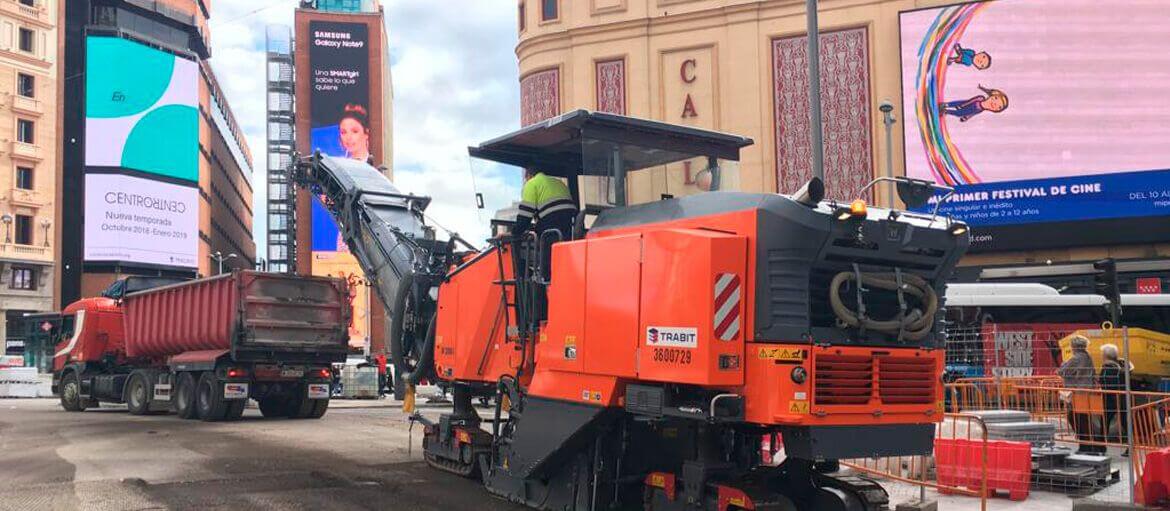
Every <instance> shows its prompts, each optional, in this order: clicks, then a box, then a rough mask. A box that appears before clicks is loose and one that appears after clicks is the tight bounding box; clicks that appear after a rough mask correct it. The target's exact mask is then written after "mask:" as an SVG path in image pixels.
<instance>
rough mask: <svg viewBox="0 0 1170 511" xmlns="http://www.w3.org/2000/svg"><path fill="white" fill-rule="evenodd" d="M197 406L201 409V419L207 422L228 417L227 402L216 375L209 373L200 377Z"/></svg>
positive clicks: (196, 393) (196, 396)
mask: <svg viewBox="0 0 1170 511" xmlns="http://www.w3.org/2000/svg"><path fill="white" fill-rule="evenodd" d="M195 406H196V408H198V409H199V418H200V419H203V420H205V421H207V422H213V421H221V420H224V419H225V418H226V417H227V402H226V401H224V399H223V395H222V393H221V392H220V390H219V379H218V378H216V377H215V373H213V372H211V371H208V372H205V373H203V374H202V375H200V376H199V386H198V387H196V392H195Z"/></svg>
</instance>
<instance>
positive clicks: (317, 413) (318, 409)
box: [305, 399, 329, 419]
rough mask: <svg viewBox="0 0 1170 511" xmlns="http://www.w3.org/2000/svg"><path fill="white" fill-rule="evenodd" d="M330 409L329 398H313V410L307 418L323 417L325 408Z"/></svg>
mask: <svg viewBox="0 0 1170 511" xmlns="http://www.w3.org/2000/svg"><path fill="white" fill-rule="evenodd" d="M328 409H329V400H328V399H314V400H313V411H312V412H310V413H309V415H308V416H307V417H305V418H307V419H320V418H321V417H324V416H325V410H328Z"/></svg>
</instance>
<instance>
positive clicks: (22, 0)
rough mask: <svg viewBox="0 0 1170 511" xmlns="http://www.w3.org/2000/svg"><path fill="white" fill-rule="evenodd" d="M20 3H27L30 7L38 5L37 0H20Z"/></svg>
mask: <svg viewBox="0 0 1170 511" xmlns="http://www.w3.org/2000/svg"><path fill="white" fill-rule="evenodd" d="M20 3H22V4H24V5H27V6H29V7H36V6H37V0H20Z"/></svg>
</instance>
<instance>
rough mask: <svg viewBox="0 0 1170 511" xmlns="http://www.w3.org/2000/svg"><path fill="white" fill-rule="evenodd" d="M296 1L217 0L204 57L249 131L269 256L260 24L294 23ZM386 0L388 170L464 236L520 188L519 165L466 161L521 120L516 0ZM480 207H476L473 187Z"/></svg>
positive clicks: (480, 227) (476, 235)
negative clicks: (509, 168) (474, 148)
mask: <svg viewBox="0 0 1170 511" xmlns="http://www.w3.org/2000/svg"><path fill="white" fill-rule="evenodd" d="M298 3H299V2H298V0H254V1H249V2H242V1H221V2H214V5H213V12H212V19H211V45H212V59H211V65H212V67H213V68H214V69H215V72H216V74H217V76H218V77H219V81H220V83H221V84H222V86H223V87H224V89H226V94H227V97H228V101H229V102H230V103H231V106H232V109H233V111H234V112H235V115H236V119H237V121H238V122H239V123H240V124H241V125H242V127H243V129H244V131H245V133H246V134H247V138H248V144H249V146H250V148H251V150H252V155H253V161H254V166H255V168H256V174H255V176H254V179H253V185H254V186H255V189H256V197H255V203H254V204H255V213H256V222H255V225H256V228H255V232H256V244H257V252H258V254H259V256H260V257H265V258H267V252H266V250H265V249H264V247H265V243H264V240H265V238H266V236H265V234H266V229H265V225H266V222H265V218H264V217H265V210H264V207H263V205H264V204H265V196H266V192H267V190H266V188H267V187H266V184H265V183H266V177H265V169H266V168H267V165H266V162H265V153H266V151H265V144H266V140H265V90H264V88H265V84H264V80H265V76H264V69H265V63H264V34H265V30H264V29H265V26H267V25H269V24H283V25H287V26H290V27H291V26H292V22H293V9H294V8H295V6H296V5H297V4H298ZM383 3H384V4H386V25H387V30H388V31H389V34H390V62H391V66H390V67H391V73H392V74H393V82H394V175H395V179H394V180H395V182H396V184H397V185H398V186H399V188H401V189H402V190H403V191H406V192H412V193H415V194H420V195H429V196H431V197H433V198H434V202H433V203H432V204H431V207H430V209H429V210H428V213H429V214H430V215H431V216H432V218H433V219H434V220H435V221H436V222H437V223H438V224H440V225H442V226H444V227H447V228H449V229H451V230H454V231H456V232H459V233H460V234H461V235H463V236H464V237H465V238H468V239H470V240H482V239H483V238H485V237H486V236H487V232H488V230H487V224H488V220H490V218H491V216H492V213H491V212H494V211H495V210H496V209H499V208H501V207H504V206H506V205H507V204H508V203H510V202H511V201H512V200H514V199H515V198H516V197H518V196H519V193H520V192H519V186H520V177H519V175H518V173H517V172H501V171H500V170H499V169H497V168H493V167H488V166H486V165H483V164H476V163H472V162H469V161H468V157H467V146H469V145H476V144H478V143H479V142H482V141H484V140H487V139H490V138H493V137H495V136H498V135H501V134H503V133H506V132H508V131H511V130H513V129H516V128H517V127H518V126H519V122H520V120H519V119H520V114H519V111H520V108H519V90H518V78H517V66H516V55H515V53H514V50H515V47H516V26H515V17H516V13H515V2H514V1H513V0H443V1H441V2H436V1H435V0H392V1H385V0H384V1H383ZM476 191H479V192H480V193H483V194H484V197H485V202H486V203H487V208H486V210H485V211H479V210H477V209H476V207H475V192H476Z"/></svg>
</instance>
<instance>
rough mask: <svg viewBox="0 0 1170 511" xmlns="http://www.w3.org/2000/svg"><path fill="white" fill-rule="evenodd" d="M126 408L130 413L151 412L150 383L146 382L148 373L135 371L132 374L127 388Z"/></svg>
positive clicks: (141, 413) (142, 413)
mask: <svg viewBox="0 0 1170 511" xmlns="http://www.w3.org/2000/svg"><path fill="white" fill-rule="evenodd" d="M125 397H126V408H129V409H130V415H146V414H149V413H150V385H147V383H146V375H145V374H143V373H141V372H138V371H135V372H133V373H131V374H130V382H129V383H127V384H126V390H125Z"/></svg>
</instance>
